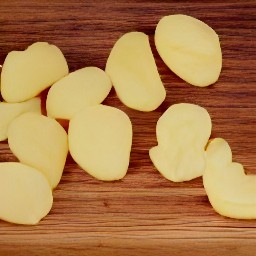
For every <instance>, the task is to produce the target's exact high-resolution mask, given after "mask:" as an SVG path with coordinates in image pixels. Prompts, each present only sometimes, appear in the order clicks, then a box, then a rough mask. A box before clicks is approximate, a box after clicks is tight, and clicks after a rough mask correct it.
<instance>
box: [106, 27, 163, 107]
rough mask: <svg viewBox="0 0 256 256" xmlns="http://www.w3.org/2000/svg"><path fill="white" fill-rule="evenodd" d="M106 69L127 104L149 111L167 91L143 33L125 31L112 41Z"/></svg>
mask: <svg viewBox="0 0 256 256" xmlns="http://www.w3.org/2000/svg"><path fill="white" fill-rule="evenodd" d="M106 73H107V74H108V75H109V76H110V78H111V80H112V83H113V86H114V88H115V90H116V93H117V96H118V97H119V99H120V100H121V101H122V102H123V103H124V104H125V105H126V106H128V107H130V108H133V109H136V110H140V111H152V110H155V109H156V108H157V107H158V106H160V105H161V103H162V102H163V101H164V99H165V96H166V91H165V88H164V86H163V84H162V81H161V79H160V76H159V73H158V70H157V66H156V63H155V60H154V57H153V54H152V51H151V48H150V45H149V39H148V36H147V35H146V34H144V33H141V32H130V33H127V34H125V35H123V36H122V37H121V38H120V39H119V40H118V41H117V42H116V43H115V45H114V47H113V49H112V51H111V53H110V55H109V58H108V60H107V64H106Z"/></svg>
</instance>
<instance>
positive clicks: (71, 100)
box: [46, 67, 112, 119]
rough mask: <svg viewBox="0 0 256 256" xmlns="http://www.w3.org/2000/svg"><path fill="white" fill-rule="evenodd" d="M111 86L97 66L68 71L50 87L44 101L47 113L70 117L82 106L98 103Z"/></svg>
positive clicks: (105, 95)
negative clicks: (66, 74)
mask: <svg viewBox="0 0 256 256" xmlns="http://www.w3.org/2000/svg"><path fill="white" fill-rule="evenodd" d="M111 87H112V84H111V81H110V78H109V77H108V75H107V74H106V73H105V72H104V71H103V70H101V69H99V68H97V67H86V68H82V69H80V70H77V71H75V72H73V73H70V74H69V75H68V76H66V77H64V78H62V79H61V80H59V81H58V82H56V83H55V84H54V85H53V86H52V87H51V88H50V90H49V92H48V96H47V101H46V108H47V115H48V116H50V117H53V118H61V119H71V118H72V116H73V115H74V114H75V113H77V112H78V111H79V110H81V109H83V108H84V107H86V106H91V105H97V104H100V103H101V102H102V101H103V100H104V99H105V98H106V97H107V95H108V94H109V92H110V89H111Z"/></svg>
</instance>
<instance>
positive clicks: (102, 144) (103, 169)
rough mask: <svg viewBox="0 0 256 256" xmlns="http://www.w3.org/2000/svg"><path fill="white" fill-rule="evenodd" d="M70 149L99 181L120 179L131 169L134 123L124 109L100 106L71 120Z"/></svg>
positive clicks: (84, 111) (89, 109)
mask: <svg viewBox="0 0 256 256" xmlns="http://www.w3.org/2000/svg"><path fill="white" fill-rule="evenodd" d="M68 138H69V150H70V154H71V155H72V157H73V159H74V160H75V161H76V162H77V163H78V165H80V166H81V167H82V168H83V169H84V170H85V171H86V172H88V173H89V174H90V175H92V176H93V177H95V178H96V179H99V180H105V181H110V180H119V179H121V178H123V177H124V176H125V174H126V172H127V169H128V166H129V160H130V151H131V144H132V124H131V121H130V119H129V117H128V116H127V115H126V114H125V113H124V112H123V111H121V110H119V109H117V108H114V107H109V106H104V105H97V106H92V107H87V108H85V109H84V110H82V111H81V112H79V113H77V114H76V115H75V116H74V118H72V119H71V121H70V124H69V131H68Z"/></svg>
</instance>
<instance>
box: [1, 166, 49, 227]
mask: <svg viewBox="0 0 256 256" xmlns="http://www.w3.org/2000/svg"><path fill="white" fill-rule="evenodd" d="M52 203H53V197H52V190H51V187H50V186H49V183H48V181H47V179H46V178H45V177H44V175H43V174H42V173H40V172H39V171H38V170H36V169H34V168H32V167H29V166H26V165H24V164H21V163H14V162H8V163H0V219H2V220H5V221H9V222H12V223H16V224H28V225H33V224H37V223H38V222H39V221H40V220H41V219H42V218H43V217H45V216H46V215H47V214H48V213H49V211H50V210H51V208H52Z"/></svg>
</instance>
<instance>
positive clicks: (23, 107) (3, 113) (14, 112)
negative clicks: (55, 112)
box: [0, 98, 41, 141]
mask: <svg viewBox="0 0 256 256" xmlns="http://www.w3.org/2000/svg"><path fill="white" fill-rule="evenodd" d="M25 112H36V113H39V114H41V100H40V98H33V99H31V100H28V101H25V102H21V103H6V102H1V103H0V141H2V140H6V139H7V130H8V127H9V124H10V123H11V121H12V120H13V119H15V118H16V117H17V116H19V115H21V114H22V113H25Z"/></svg>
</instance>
